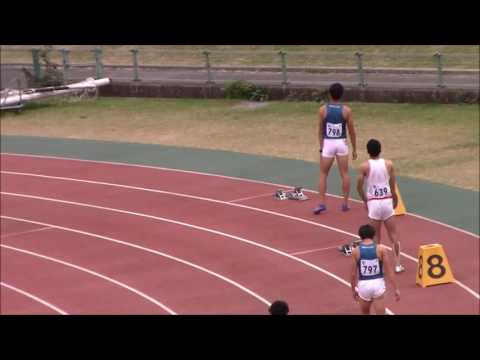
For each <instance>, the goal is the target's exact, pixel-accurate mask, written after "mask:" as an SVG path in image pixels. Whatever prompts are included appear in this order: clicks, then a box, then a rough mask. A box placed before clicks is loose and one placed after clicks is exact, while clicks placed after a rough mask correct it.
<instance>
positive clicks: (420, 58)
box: [0, 45, 480, 69]
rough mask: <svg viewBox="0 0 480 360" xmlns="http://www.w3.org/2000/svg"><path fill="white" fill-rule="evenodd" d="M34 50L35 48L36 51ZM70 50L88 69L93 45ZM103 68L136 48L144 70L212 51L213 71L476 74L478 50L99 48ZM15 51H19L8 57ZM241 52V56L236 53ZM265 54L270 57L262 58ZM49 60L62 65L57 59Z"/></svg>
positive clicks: (195, 61) (6, 50)
mask: <svg viewBox="0 0 480 360" xmlns="http://www.w3.org/2000/svg"><path fill="white" fill-rule="evenodd" d="M32 47H33V46H32V45H17V46H12V45H10V46H4V45H2V52H1V59H0V60H1V61H2V62H31V61H32V59H31V54H30V52H29V49H30V48H32ZM36 47H38V45H37V46H36ZM62 47H66V48H69V49H71V50H72V52H71V53H70V61H71V62H72V63H87V62H88V63H93V62H94V57H93V53H92V52H90V51H89V50H90V49H92V48H93V47H94V45H57V46H55V47H54V48H56V49H58V48H62ZM99 47H101V48H102V50H103V62H104V64H131V63H132V55H131V53H130V49H132V48H138V49H139V50H140V53H139V62H140V64H144V65H166V64H168V65H182V64H183V65H199V66H200V65H201V66H203V65H204V64H205V58H204V56H203V54H202V51H204V50H209V51H213V53H212V55H211V59H210V60H211V63H212V65H213V66H215V65H275V66H279V64H280V58H279V56H278V54H277V52H278V51H280V50H282V51H286V52H287V54H288V55H287V63H288V65H289V66H306V67H308V66H356V57H355V56H354V53H355V52H357V51H359V52H362V53H364V54H365V55H364V66H365V67H424V68H434V67H435V66H436V63H435V59H434V58H433V54H434V53H436V52H441V53H442V54H444V55H445V58H444V66H445V68H452V69H455V68H457V69H478V67H479V65H478V64H479V50H480V47H479V46H478V45H421V46H420V45H139V46H136V45H102V46H99ZM12 49H20V50H21V51H13V50H12ZM239 51H240V52H239ZM266 52H269V53H266ZM52 60H54V61H55V62H56V63H58V64H61V56H60V53H59V52H57V51H55V52H53V53H52Z"/></svg>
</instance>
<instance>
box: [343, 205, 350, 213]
mask: <svg viewBox="0 0 480 360" xmlns="http://www.w3.org/2000/svg"><path fill="white" fill-rule="evenodd" d="M348 210H350V207H349V206H348V205H345V204H342V211H343V212H345V211H348Z"/></svg>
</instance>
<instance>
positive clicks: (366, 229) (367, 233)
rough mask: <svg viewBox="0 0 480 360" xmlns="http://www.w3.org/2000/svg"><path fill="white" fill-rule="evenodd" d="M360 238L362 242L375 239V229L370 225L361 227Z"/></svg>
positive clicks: (359, 230)
mask: <svg viewBox="0 0 480 360" xmlns="http://www.w3.org/2000/svg"><path fill="white" fill-rule="evenodd" d="M358 236H360V239H362V240H365V239H373V237H374V236H375V229H374V228H373V226H372V225H370V224H367V225H362V226H360V229H358Z"/></svg>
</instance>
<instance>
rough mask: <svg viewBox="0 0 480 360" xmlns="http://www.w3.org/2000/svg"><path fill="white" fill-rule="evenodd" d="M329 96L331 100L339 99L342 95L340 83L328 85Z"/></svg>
mask: <svg viewBox="0 0 480 360" xmlns="http://www.w3.org/2000/svg"><path fill="white" fill-rule="evenodd" d="M329 92H330V96H331V97H332V99H333V100H339V99H340V98H341V97H342V96H343V86H342V84H340V83H335V84H332V85H330V90H329Z"/></svg>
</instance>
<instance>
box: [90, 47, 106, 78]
mask: <svg viewBox="0 0 480 360" xmlns="http://www.w3.org/2000/svg"><path fill="white" fill-rule="evenodd" d="M90 51H92V52H93V53H94V54H95V73H96V75H95V76H96V78H97V79H100V78H101V77H103V65H102V59H101V56H102V49H100V48H95V49H93V50H90Z"/></svg>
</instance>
